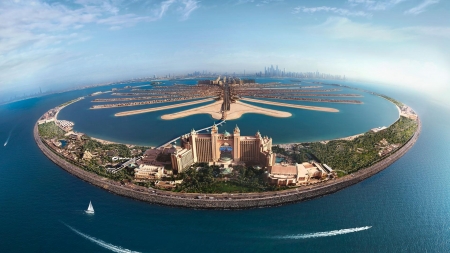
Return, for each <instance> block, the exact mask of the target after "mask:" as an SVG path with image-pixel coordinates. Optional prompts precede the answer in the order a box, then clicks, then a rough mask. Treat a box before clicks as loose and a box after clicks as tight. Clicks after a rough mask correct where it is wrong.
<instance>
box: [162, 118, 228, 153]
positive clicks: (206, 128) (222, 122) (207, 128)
mask: <svg viewBox="0 0 450 253" xmlns="http://www.w3.org/2000/svg"><path fill="white" fill-rule="evenodd" d="M225 123H226V120H222V121H220V122H219V123H217V124H216V126H221V125H222V124H225ZM212 127H213V126H209V127H205V128H202V129H200V130H197V131H195V132H196V133H199V132H203V131H207V130H209V129H211V128H212ZM185 135H187V136H189V135H191V133H187V134H185ZM180 138H181V136H180V137H177V138H175V139H173V140H170V141H168V142H166V143H164V144H163V145H161V146H159V147H157V148H158V149H160V148H163V147H165V146H167V145H169V144H170V143H173V142H176V141H178V140H179V139H180Z"/></svg>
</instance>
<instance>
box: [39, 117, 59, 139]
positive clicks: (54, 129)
mask: <svg viewBox="0 0 450 253" xmlns="http://www.w3.org/2000/svg"><path fill="white" fill-rule="evenodd" d="M38 130H39V135H40V136H41V137H44V138H46V139H53V138H57V139H62V138H64V134H65V132H64V131H63V130H62V129H61V128H59V127H58V126H57V125H56V124H55V122H53V121H52V122H48V123H44V124H40V125H38Z"/></svg>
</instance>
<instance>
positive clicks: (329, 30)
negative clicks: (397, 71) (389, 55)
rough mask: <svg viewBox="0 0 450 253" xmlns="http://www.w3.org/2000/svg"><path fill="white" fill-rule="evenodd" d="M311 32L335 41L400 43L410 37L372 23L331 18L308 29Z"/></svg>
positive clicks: (344, 18)
mask: <svg viewBox="0 0 450 253" xmlns="http://www.w3.org/2000/svg"><path fill="white" fill-rule="evenodd" d="M308 29H309V30H310V31H311V32H316V33H317V32H319V33H324V34H326V35H327V36H331V37H332V38H335V39H357V40H366V41H400V40H405V39H407V38H409V35H407V34H404V33H399V32H398V31H396V30H394V29H391V28H389V27H384V26H377V25H373V24H371V23H357V22H353V21H351V20H350V19H349V18H346V17H330V18H328V19H327V20H326V21H325V22H324V23H322V24H320V25H316V26H311V27H309V28H308Z"/></svg>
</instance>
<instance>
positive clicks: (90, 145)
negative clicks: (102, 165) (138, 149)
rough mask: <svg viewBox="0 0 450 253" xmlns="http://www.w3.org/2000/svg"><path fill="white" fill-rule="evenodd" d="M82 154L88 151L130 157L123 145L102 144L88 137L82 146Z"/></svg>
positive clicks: (125, 146) (128, 150) (129, 152)
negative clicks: (110, 152) (111, 152)
mask: <svg viewBox="0 0 450 253" xmlns="http://www.w3.org/2000/svg"><path fill="white" fill-rule="evenodd" d="M82 150H83V152H84V151H86V150H88V151H105V152H107V151H114V154H115V155H114V156H120V157H131V151H130V149H129V148H128V147H127V145H125V144H102V143H100V142H98V141H95V140H92V139H91V138H89V137H88V139H87V140H86V142H85V143H84V144H83V146H82Z"/></svg>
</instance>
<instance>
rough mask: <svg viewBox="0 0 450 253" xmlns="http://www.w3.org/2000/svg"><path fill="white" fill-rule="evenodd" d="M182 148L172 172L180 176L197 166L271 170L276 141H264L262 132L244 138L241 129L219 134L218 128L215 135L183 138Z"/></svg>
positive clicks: (193, 133) (267, 139) (212, 132)
mask: <svg viewBox="0 0 450 253" xmlns="http://www.w3.org/2000/svg"><path fill="white" fill-rule="evenodd" d="M181 146H182V149H181V150H179V151H177V152H175V153H173V154H172V156H171V161H172V168H173V169H174V171H175V172H178V173H179V172H182V171H183V170H185V169H186V168H188V167H189V166H191V165H192V164H193V163H197V162H205V163H209V164H213V165H219V166H220V165H223V166H228V165H234V164H242V163H252V164H258V165H260V166H262V167H267V168H270V167H272V166H273V164H274V163H275V155H274V153H273V152H272V138H269V137H267V136H265V137H262V136H261V134H260V133H259V131H258V132H257V133H256V134H255V135H254V136H241V131H240V130H239V128H238V127H237V126H236V127H235V129H234V131H233V133H229V132H227V131H224V132H223V133H219V131H218V128H217V126H216V125H214V126H213V127H212V128H211V133H197V132H196V131H195V130H192V131H191V133H190V134H187V135H184V136H182V137H181Z"/></svg>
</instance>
